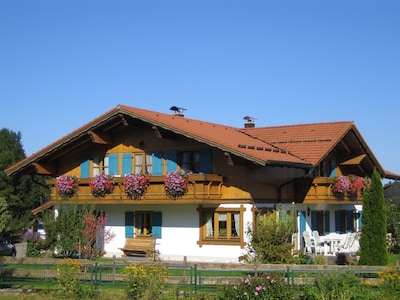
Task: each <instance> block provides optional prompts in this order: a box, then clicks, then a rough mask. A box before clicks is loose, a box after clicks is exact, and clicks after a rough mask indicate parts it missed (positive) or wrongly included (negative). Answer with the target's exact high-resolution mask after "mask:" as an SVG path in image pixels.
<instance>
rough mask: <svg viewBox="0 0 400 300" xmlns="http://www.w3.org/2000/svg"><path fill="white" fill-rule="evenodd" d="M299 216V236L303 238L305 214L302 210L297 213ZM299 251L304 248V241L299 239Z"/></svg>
mask: <svg viewBox="0 0 400 300" xmlns="http://www.w3.org/2000/svg"><path fill="white" fill-rule="evenodd" d="M299 216H300V234H301V235H302V236H303V232H304V231H305V230H306V212H305V211H304V210H302V211H300V212H299ZM300 243H301V244H300V249H303V248H304V241H303V239H300Z"/></svg>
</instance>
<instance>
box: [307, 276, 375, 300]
mask: <svg viewBox="0 0 400 300" xmlns="http://www.w3.org/2000/svg"><path fill="white" fill-rule="evenodd" d="M316 275H317V276H316ZM314 276H315V279H314V282H313V284H312V283H311V284H307V285H305V286H304V287H303V299H307V300H313V299H335V300H349V299H376V298H375V297H374V296H373V294H372V293H371V292H370V291H369V289H368V287H366V286H363V285H362V284H361V280H360V278H358V277H357V276H356V275H355V274H354V273H352V272H345V273H342V272H338V273H330V274H314Z"/></svg>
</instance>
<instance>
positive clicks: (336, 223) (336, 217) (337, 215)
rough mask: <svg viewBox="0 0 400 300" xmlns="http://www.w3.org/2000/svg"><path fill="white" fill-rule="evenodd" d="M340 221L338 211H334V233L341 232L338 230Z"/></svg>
mask: <svg viewBox="0 0 400 300" xmlns="http://www.w3.org/2000/svg"><path fill="white" fill-rule="evenodd" d="M340 220H341V218H340V210H336V211H335V231H336V232H337V233H340V232H341V229H340Z"/></svg>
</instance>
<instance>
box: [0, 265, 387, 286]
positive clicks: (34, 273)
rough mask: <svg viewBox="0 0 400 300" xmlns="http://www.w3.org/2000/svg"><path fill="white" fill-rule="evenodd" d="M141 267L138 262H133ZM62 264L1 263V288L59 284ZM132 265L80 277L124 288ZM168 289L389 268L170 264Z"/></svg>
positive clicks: (297, 280)
mask: <svg viewBox="0 0 400 300" xmlns="http://www.w3.org/2000/svg"><path fill="white" fill-rule="evenodd" d="M132 263H138V262H132ZM60 264H61V263H58V264H57V263H43V264H37V263H35V264H33V263H21V262H11V263H0V288H1V287H12V286H17V285H20V286H41V285H47V286H51V285H56V284H58V281H57V278H58V274H57V269H58V267H59V266H60ZM127 265H128V264H126V263H124V264H118V263H113V264H103V263H89V264H82V268H81V269H80V271H79V272H78V273H77V276H78V278H79V279H80V280H81V281H82V282H83V283H85V284H93V285H94V286H95V287H101V286H122V285H124V276H123V275H122V270H123V269H124V268H125V267H126V266H127ZM166 267H167V275H166V278H165V279H166V284H167V286H179V287H186V288H192V289H195V290H209V289H216V288H217V287H218V286H220V285H226V284H235V283H238V282H240V281H241V280H242V279H243V278H244V277H246V276H248V275H258V276H262V274H280V275H281V276H283V277H284V279H285V281H286V283H287V284H288V285H302V284H306V283H309V282H310V281H311V280H312V279H313V278H315V277H316V276H318V275H319V274H321V273H325V274H327V273H332V272H353V273H355V274H357V275H358V276H360V278H361V279H362V280H367V279H368V280H377V278H378V276H377V275H378V273H379V272H383V271H385V270H387V267H380V266H376V267H371V266H335V265H332V266H331V265H328V266H320V265H257V266H256V265H246V264H244V265H219V264H215V265H214V264H210V265H202V264H190V265H189V264H188V265H177V264H167V265H166Z"/></svg>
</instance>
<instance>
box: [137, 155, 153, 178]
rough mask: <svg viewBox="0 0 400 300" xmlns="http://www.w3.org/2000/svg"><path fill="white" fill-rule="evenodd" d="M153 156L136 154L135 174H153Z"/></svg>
mask: <svg viewBox="0 0 400 300" xmlns="http://www.w3.org/2000/svg"><path fill="white" fill-rule="evenodd" d="M152 162H153V159H152V155H149V154H144V153H140V154H135V169H134V170H135V174H141V173H145V174H152V172H153V170H152Z"/></svg>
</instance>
